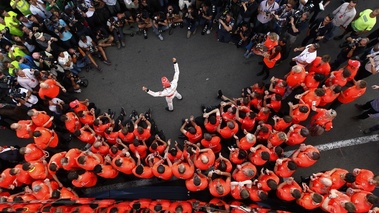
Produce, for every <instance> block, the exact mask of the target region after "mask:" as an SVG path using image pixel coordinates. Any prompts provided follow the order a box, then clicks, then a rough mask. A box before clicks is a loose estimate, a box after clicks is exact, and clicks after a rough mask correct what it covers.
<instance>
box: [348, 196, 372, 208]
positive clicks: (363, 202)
mask: <svg viewBox="0 0 379 213" xmlns="http://www.w3.org/2000/svg"><path fill="white" fill-rule="evenodd" d="M368 194H372V193H370V192H366V191H360V192H354V193H353V194H352V195H350V200H351V202H352V203H354V205H355V207H356V211H355V212H368V211H369V210H370V209H371V208H372V206H373V204H372V203H370V202H368V201H367V198H366V196H367V195H368Z"/></svg>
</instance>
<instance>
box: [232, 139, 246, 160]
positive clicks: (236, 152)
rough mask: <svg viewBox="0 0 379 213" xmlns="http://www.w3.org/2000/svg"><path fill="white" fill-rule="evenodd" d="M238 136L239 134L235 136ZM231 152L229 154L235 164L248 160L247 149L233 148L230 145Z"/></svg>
mask: <svg viewBox="0 0 379 213" xmlns="http://www.w3.org/2000/svg"><path fill="white" fill-rule="evenodd" d="M235 137H237V136H235ZM228 148H229V151H230V154H229V160H230V161H231V162H232V163H234V164H237V165H238V164H242V163H243V162H245V161H246V158H247V152H246V151H245V150H242V149H239V148H233V147H232V148H231V147H228Z"/></svg>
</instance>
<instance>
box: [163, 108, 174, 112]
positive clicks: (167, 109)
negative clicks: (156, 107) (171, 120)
mask: <svg viewBox="0 0 379 213" xmlns="http://www.w3.org/2000/svg"><path fill="white" fill-rule="evenodd" d="M164 109H165V110H166V111H169V112H173V111H174V110H173V109H172V110H170V109H169V108H168V107H165V108H164Z"/></svg>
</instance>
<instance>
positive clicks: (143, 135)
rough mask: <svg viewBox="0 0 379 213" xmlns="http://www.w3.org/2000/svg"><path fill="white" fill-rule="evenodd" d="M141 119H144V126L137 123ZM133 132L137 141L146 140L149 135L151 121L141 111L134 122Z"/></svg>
mask: <svg viewBox="0 0 379 213" xmlns="http://www.w3.org/2000/svg"><path fill="white" fill-rule="evenodd" d="M141 121H144V122H145V123H146V128H143V127H142V126H139V123H140V122H141ZM133 134H134V136H135V138H136V139H137V140H139V141H148V140H149V138H150V136H151V123H150V121H149V120H148V119H146V118H145V115H144V114H143V113H141V114H140V115H139V118H138V119H137V120H136V122H134V130H133ZM140 154H141V153H140Z"/></svg>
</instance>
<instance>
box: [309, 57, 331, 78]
mask: <svg viewBox="0 0 379 213" xmlns="http://www.w3.org/2000/svg"><path fill="white" fill-rule="evenodd" d="M330 59H331V57H330V55H323V56H322V57H321V56H317V57H316V59H315V60H313V62H312V63H311V64H310V65H309V70H308V72H309V73H319V74H322V75H324V76H329V74H330V70H331V68H330V64H329V62H330Z"/></svg>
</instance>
